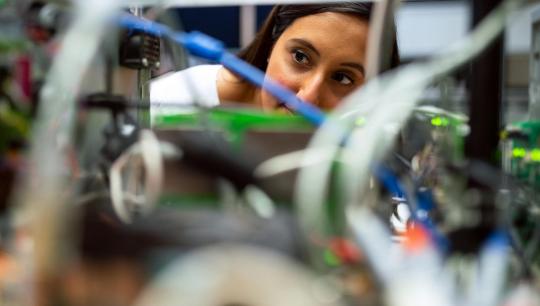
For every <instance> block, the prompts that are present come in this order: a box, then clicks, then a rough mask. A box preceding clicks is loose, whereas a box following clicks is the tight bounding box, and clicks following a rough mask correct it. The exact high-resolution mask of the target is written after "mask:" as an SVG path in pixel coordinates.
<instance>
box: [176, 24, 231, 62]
mask: <svg viewBox="0 0 540 306" xmlns="http://www.w3.org/2000/svg"><path fill="white" fill-rule="evenodd" d="M173 39H174V40H175V41H177V42H179V43H181V44H182V45H183V46H184V47H185V48H186V49H187V50H188V51H189V52H191V54H193V55H196V56H199V57H202V58H204V59H207V60H211V61H215V62H219V61H220V60H221V57H222V56H223V54H224V53H225V45H224V44H223V42H221V41H219V40H217V39H215V38H213V37H210V36H208V35H206V34H203V33H201V32H198V31H192V32H189V33H187V34H186V33H179V34H175V35H174V38H173Z"/></svg>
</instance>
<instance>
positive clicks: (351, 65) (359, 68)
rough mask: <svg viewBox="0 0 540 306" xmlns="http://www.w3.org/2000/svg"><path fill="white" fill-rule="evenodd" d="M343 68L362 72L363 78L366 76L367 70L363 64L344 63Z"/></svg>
mask: <svg viewBox="0 0 540 306" xmlns="http://www.w3.org/2000/svg"><path fill="white" fill-rule="evenodd" d="M341 66H346V67H351V68H354V69H356V70H358V71H360V73H361V74H362V75H363V76H365V75H366V69H365V68H364V65H362V64H359V63H342V64H341Z"/></svg>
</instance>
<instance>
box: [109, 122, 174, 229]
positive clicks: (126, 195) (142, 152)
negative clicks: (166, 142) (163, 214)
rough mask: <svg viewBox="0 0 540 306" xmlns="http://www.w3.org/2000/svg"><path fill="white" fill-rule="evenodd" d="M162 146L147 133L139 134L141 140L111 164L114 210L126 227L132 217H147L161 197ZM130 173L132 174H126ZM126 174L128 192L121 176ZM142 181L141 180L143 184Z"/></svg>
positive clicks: (146, 131)
mask: <svg viewBox="0 0 540 306" xmlns="http://www.w3.org/2000/svg"><path fill="white" fill-rule="evenodd" d="M161 147H162V144H160V142H159V141H158V139H157V138H156V136H155V135H154V133H153V132H152V131H150V130H142V131H141V133H140V140H139V141H138V142H137V143H135V144H133V145H132V146H131V147H130V148H128V149H127V150H126V152H125V153H124V154H122V155H121V156H120V157H118V159H117V160H116V161H115V162H114V163H113V165H112V166H111V168H110V171H109V177H110V178H109V179H110V193H111V201H112V204H113V208H114V210H115V212H116V213H117V215H118V217H119V218H120V219H121V220H122V221H123V222H126V223H130V222H132V221H133V217H134V214H138V213H140V214H142V215H146V214H148V213H150V212H151V211H152V210H153V209H154V207H155V205H156V203H157V201H158V199H159V195H160V194H161V187H162V182H163V176H164V175H163V157H162V154H161ZM129 170H131V171H133V172H134V173H132V172H129ZM126 172H127V179H128V180H127V184H126V185H127V187H128V188H127V190H124V179H123V175H122V174H123V173H126ZM143 178H144V180H143Z"/></svg>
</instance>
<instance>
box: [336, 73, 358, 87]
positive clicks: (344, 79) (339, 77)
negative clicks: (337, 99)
mask: <svg viewBox="0 0 540 306" xmlns="http://www.w3.org/2000/svg"><path fill="white" fill-rule="evenodd" d="M333 79H334V80H336V81H338V82H339V83H340V84H341V85H351V84H352V83H354V81H353V79H352V78H350V77H349V76H347V75H346V74H344V73H336V74H334V76H333Z"/></svg>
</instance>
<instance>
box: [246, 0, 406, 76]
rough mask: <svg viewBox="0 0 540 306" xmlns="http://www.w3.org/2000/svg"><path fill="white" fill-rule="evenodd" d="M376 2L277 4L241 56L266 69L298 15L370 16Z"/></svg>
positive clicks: (394, 53)
mask: <svg viewBox="0 0 540 306" xmlns="http://www.w3.org/2000/svg"><path fill="white" fill-rule="evenodd" d="M372 6H373V5H372V3H364V2H336V3H323V4H297V5H276V6H275V7H274V8H273V9H272V11H271V12H270V14H269V15H268V17H267V18H266V20H265V22H264V24H263V26H262V27H261V29H260V30H259V32H258V33H257V35H256V36H255V39H254V40H253V41H252V42H251V43H250V44H249V45H248V46H247V47H246V48H244V49H243V50H241V51H240V52H239V53H238V56H239V57H240V58H241V59H243V60H245V61H246V62H248V63H250V64H252V65H253V66H255V67H257V68H259V69H261V70H263V71H266V67H267V65H268V58H269V57H270V53H271V51H272V47H273V46H274V43H275V42H276V41H277V39H278V38H279V37H280V36H281V34H282V33H283V32H284V31H285V29H287V28H288V27H289V26H290V25H291V24H292V23H293V22H294V21H295V20H296V19H298V18H300V17H304V16H308V15H314V14H319V13H325V12H334V13H347V14H353V15H355V16H358V17H359V18H361V19H365V20H369V19H370V17H371V9H372ZM394 33H395V31H394ZM398 65H399V51H398V46H397V40H396V38H395V35H394V42H393V47H392V55H391V60H390V68H394V67H396V66H398Z"/></svg>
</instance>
